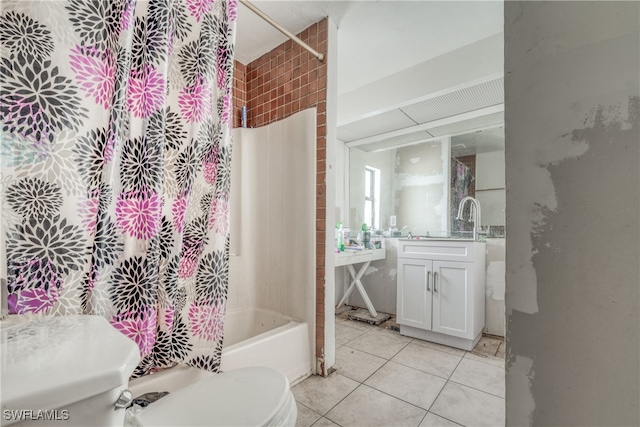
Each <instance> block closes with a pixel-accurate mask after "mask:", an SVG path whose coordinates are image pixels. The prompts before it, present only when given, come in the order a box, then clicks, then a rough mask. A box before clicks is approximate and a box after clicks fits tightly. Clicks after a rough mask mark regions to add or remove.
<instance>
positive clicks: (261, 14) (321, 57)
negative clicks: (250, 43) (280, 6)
mask: <svg viewBox="0 0 640 427" xmlns="http://www.w3.org/2000/svg"><path fill="white" fill-rule="evenodd" d="M240 3H242V4H243V5H245V6H247V7H248V8H249V9H250V10H251V11H253V12H254V13H255V14H256V15H258V16H259V17H260V18H262V19H264V20H265V21H267V22H268V23H269V24H271V25H272V26H273V27H274V28H275V29H276V30H278V31H280V32H281V33H282V34H284V35H285V36H287V37H289V38H290V39H291V40H293V41H294V42H296V43H298V44H299V45H300V46H302V47H303V48H305V49H306V50H308V51H309V53H311V54H312V55H313V56H315V57H316V58H318V60H320V61H322V60H324V55H323V54H321V53H319V52H318V51H316V50H315V49H313V48H312V47H311V46H309V45H308V44H306V43H305V42H303V41H302V40H300V39H299V38H298V37H297V36H296V35H294V34H292V33H291V32H289V31H287V30H286V29H285V28H283V27H282V26H281V25H280V24H278V23H277V22H276V21H274V20H273V19H271V18H270V17H269V16H268V15H267V14H265V13H264V12H263V11H261V10H260V9H258V8H257V7H255V6H254V5H253V4H251V3H250V2H249V0H240Z"/></svg>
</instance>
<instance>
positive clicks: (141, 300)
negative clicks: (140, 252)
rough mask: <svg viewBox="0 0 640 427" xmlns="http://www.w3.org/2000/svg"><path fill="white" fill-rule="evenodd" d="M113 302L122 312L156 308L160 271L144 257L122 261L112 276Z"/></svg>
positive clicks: (111, 291) (111, 292) (111, 293)
mask: <svg viewBox="0 0 640 427" xmlns="http://www.w3.org/2000/svg"><path fill="white" fill-rule="evenodd" d="M112 282H113V285H112V286H111V289H110V290H109V291H110V295H111V302H113V305H114V306H115V307H116V309H118V311H120V312H139V311H142V310H143V308H144V307H154V306H155V299H156V290H157V288H156V287H157V284H158V270H157V269H156V268H154V266H153V265H150V264H149V263H148V261H147V259H146V258H144V257H135V256H134V257H132V258H128V259H125V260H123V261H122V263H121V264H120V266H119V267H118V268H116V269H115V270H114V272H113V276H112Z"/></svg>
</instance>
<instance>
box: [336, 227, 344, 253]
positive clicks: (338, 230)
mask: <svg viewBox="0 0 640 427" xmlns="http://www.w3.org/2000/svg"><path fill="white" fill-rule="evenodd" d="M343 250H344V244H343V243H342V223H341V222H338V223H337V224H336V252H342V251H343Z"/></svg>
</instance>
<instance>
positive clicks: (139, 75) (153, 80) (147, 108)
mask: <svg viewBox="0 0 640 427" xmlns="http://www.w3.org/2000/svg"><path fill="white" fill-rule="evenodd" d="M165 92H166V83H165V80H164V77H163V75H162V74H161V73H160V72H158V71H157V70H156V69H155V68H153V67H151V66H149V65H147V66H145V67H144V68H143V70H142V71H137V70H131V75H130V77H129V90H128V94H127V104H128V105H129V111H131V113H132V114H133V115H134V117H139V118H147V117H149V116H151V114H152V113H153V112H154V111H156V110H159V109H160V107H162V106H163V105H164V99H165Z"/></svg>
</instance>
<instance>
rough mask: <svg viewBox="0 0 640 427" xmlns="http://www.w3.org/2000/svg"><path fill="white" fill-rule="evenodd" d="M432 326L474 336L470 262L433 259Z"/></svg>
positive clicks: (458, 334) (456, 334) (464, 336)
mask: <svg viewBox="0 0 640 427" xmlns="http://www.w3.org/2000/svg"><path fill="white" fill-rule="evenodd" d="M433 276H434V283H433V285H432V286H433V327H432V330H433V331H434V332H440V333H443V334H447V335H452V336H456V337H461V338H468V339H473V338H474V336H473V330H472V329H473V321H472V318H471V315H472V313H473V310H472V307H471V305H470V304H473V280H474V279H473V263H466V262H447V261H433Z"/></svg>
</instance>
